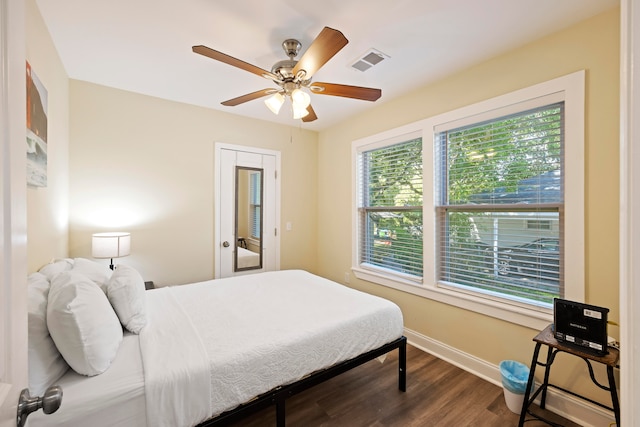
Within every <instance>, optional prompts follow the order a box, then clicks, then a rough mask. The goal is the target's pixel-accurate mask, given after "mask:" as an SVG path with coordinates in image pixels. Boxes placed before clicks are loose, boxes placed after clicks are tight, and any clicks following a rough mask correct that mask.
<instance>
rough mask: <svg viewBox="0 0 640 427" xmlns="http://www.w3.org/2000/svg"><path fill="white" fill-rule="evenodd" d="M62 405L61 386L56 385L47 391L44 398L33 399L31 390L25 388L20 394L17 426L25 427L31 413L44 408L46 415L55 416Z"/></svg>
mask: <svg viewBox="0 0 640 427" xmlns="http://www.w3.org/2000/svg"><path fill="white" fill-rule="evenodd" d="M61 404H62V387H60V386H59V385H54V386H52V387H49V388H48V389H46V390H45V392H44V396H42V397H31V395H30V394H29V389H28V388H25V389H24V390H22V391H21V392H20V400H18V415H17V417H16V424H17V426H18V427H24V424H25V423H26V422H27V417H28V416H29V414H30V413H32V412H34V411H37V410H38V409H40V408H42V412H44V413H45V414H47V415H48V414H53V413H54V412H56V411H57V410H58V408H60V405H61Z"/></svg>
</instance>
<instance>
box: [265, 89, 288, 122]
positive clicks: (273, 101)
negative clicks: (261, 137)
mask: <svg viewBox="0 0 640 427" xmlns="http://www.w3.org/2000/svg"><path fill="white" fill-rule="evenodd" d="M264 103H265V105H266V106H267V107H268V108H269V110H271V112H273V114H275V115H276V116H277V115H278V113H279V112H280V108H282V104H284V96H282V94H281V93H280V92H276V93H274V94H273V96H270V97H269V98H267V99H265V100H264Z"/></svg>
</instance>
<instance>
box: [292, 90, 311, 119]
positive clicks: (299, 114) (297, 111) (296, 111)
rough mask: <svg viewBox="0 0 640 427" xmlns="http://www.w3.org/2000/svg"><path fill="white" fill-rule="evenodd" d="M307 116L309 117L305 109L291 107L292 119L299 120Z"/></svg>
mask: <svg viewBox="0 0 640 427" xmlns="http://www.w3.org/2000/svg"><path fill="white" fill-rule="evenodd" d="M307 96H308V95H307ZM307 115H309V110H307V107H304V108H297V107H295V106H294V107H293V118H294V119H301V118H303V117H306V116H307Z"/></svg>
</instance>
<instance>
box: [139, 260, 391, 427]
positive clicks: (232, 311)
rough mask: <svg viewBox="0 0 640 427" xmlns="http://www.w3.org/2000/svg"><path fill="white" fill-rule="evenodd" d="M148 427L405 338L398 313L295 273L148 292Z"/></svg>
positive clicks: (192, 417) (196, 414)
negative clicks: (402, 336) (401, 337)
mask: <svg viewBox="0 0 640 427" xmlns="http://www.w3.org/2000/svg"><path fill="white" fill-rule="evenodd" d="M147 298H148V304H147V306H148V309H149V324H148V325H147V327H145V328H144V329H143V331H142V333H141V334H140V347H141V352H142V360H143V365H144V371H145V394H146V401H147V422H148V425H149V426H190V425H195V424H197V423H199V422H202V421H204V420H205V419H207V418H210V417H211V416H216V415H218V414H220V413H222V412H224V411H226V410H229V409H232V408H234V407H236V406H238V405H239V404H241V403H244V402H246V401H248V400H250V399H252V398H254V397H255V396H258V395H260V394H262V393H265V392H267V391H269V390H271V389H273V388H275V387H277V386H279V385H283V384H288V383H291V382H294V381H296V380H298V379H300V378H302V377H304V376H306V375H308V374H310V373H312V372H314V371H317V370H319V369H323V368H327V367H329V366H331V365H334V364H335V363H338V362H341V361H344V360H348V359H351V358H353V357H355V356H357V355H359V354H361V353H364V352H366V351H369V350H372V349H374V348H377V347H380V346H381V345H383V344H386V343H388V342H390V341H392V340H394V339H396V338H399V337H400V336H401V335H402V330H403V321H402V313H401V312H400V309H399V308H398V307H397V306H396V305H395V304H393V303H391V302H390V301H387V300H384V299H381V298H378V297H375V296H372V295H369V294H365V293H362V292H359V291H356V290H353V289H351V288H348V287H345V286H342V285H340V284H337V283H335V282H331V281H329V280H326V279H323V278H320V277H318V276H315V275H312V274H310V273H307V272H304V271H300V270H288V271H278V272H269V273H263V274H255V275H248V276H241V277H234V278H229V279H221V280H212V281H208V282H202V283H196V284H192V285H189V286H177V287H170V288H160V289H156V290H154V291H151V292H148V294H147Z"/></svg>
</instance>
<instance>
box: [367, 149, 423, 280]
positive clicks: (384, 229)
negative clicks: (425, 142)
mask: <svg viewBox="0 0 640 427" xmlns="http://www.w3.org/2000/svg"><path fill="white" fill-rule="evenodd" d="M357 170H358V172H357V173H358V178H359V180H358V229H359V238H358V241H359V251H358V253H359V257H358V264H359V265H360V266H362V267H364V268H368V269H371V270H377V271H383V272H386V273H388V274H392V275H399V276H401V277H405V278H407V279H409V280H417V281H421V280H422V270H423V268H422V264H423V256H422V246H423V243H424V242H423V235H422V197H423V194H422V138H420V137H414V138H409V139H407V140H403V141H401V142H396V141H390V142H389V141H388V142H387V143H385V144H383V145H382V146H378V147H374V148H371V147H363V149H362V150H361V151H360V152H359V153H358V160H357Z"/></svg>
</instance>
